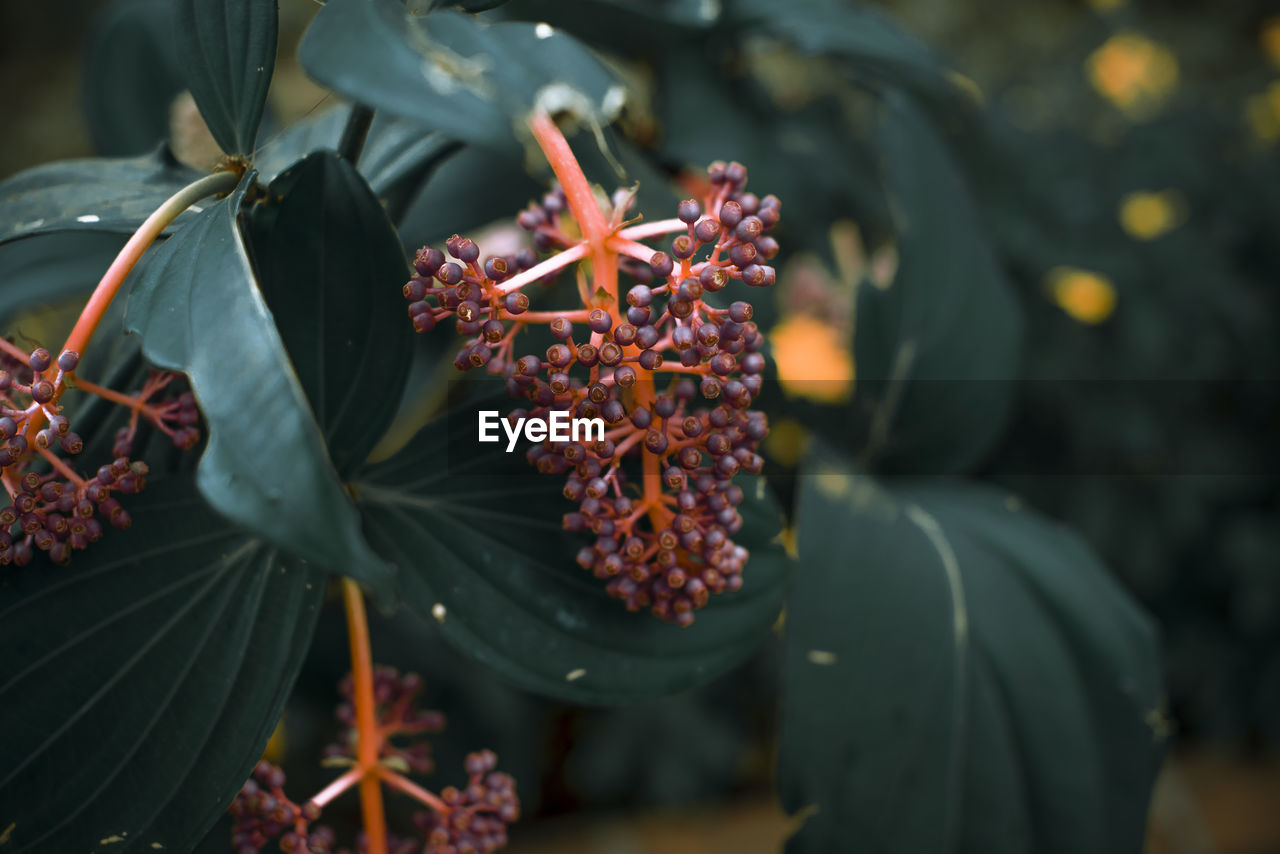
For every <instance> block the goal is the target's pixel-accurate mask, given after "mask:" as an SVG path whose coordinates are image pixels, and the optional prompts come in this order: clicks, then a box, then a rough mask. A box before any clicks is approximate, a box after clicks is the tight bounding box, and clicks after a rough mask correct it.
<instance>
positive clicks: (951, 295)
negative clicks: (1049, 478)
mask: <svg viewBox="0 0 1280 854" xmlns="http://www.w3.org/2000/svg"><path fill="white" fill-rule="evenodd" d="M882 145H883V149H882V150H883V151H884V155H883V157H884V159H885V161H886V166H885V181H886V185H887V190H888V192H889V195H890V201H891V208H892V209H893V211H894V213H895V216H896V218H897V220H898V222H897V229H898V253H899V256H900V258H901V261H900V266H899V268H898V273H897V276H896V277H895V278H894V280H893V282H892V284H891V285H890V286H889V287H888V288H887V289H885V290H884V291H880V290H877V289H876V288H875V287H873V286H872V285H871V284H870V283H867V282H864V283H863V284H862V285H861V286H860V287H859V293H858V308H857V314H856V318H857V329H856V332H855V335H854V361H855V363H856V365H857V374H858V388H857V390H856V392H855V394H856V397H855V401H854V406H855V409H856V410H857V411H859V412H871V413H872V414H871V422H870V427H869V434H870V438H869V440H868V444H867V447H866V448H865V449H864V451H863V453H864V454H865V456H866V458H867V459H868V460H869V461H870V462H871V463H872V464H873V465H874V466H876V467H878V468H879V469H882V470H888V471H908V472H913V473H926V474H949V473H952V472H956V471H960V470H963V469H965V468H967V467H969V466H971V465H973V463H974V462H975V461H977V460H978V459H979V458H980V457H981V456H982V455H983V454H984V453H986V451H987V450H988V449H989V448H990V447H991V445H992V444H993V442H994V441H995V440H996V439H997V438H998V437H999V433H1000V430H1001V429H1002V428H1003V426H1004V423H1005V419H1006V417H1007V415H1008V412H1009V407H1010V404H1011V400H1012V396H1013V386H1014V383H1013V380H1014V379H1015V378H1016V377H1017V376H1018V370H1019V351H1020V345H1021V337H1022V317H1021V314H1020V313H1019V309H1018V306H1017V304H1016V302H1015V301H1014V297H1013V292H1012V288H1011V286H1010V284H1009V282H1008V280H1007V278H1006V277H1005V273H1004V270H1003V269H1002V268H1001V266H1000V262H999V259H998V258H997V257H996V255H995V253H994V252H993V251H992V249H991V247H990V245H989V244H988V242H987V236H986V234H985V233H984V231H983V229H982V223H981V219H980V217H979V215H978V212H977V210H976V209H975V207H974V204H973V201H972V199H971V198H970V196H969V191H968V190H967V188H966V187H965V184H964V180H963V178H962V177H961V175H960V173H959V172H958V171H957V169H956V167H955V165H954V164H953V163H952V161H951V157H950V155H949V154H948V152H947V150H946V147H945V145H944V144H943V142H942V141H941V139H939V137H938V135H937V133H936V131H934V129H933V127H932V126H931V125H930V124H929V122H928V120H926V119H925V118H924V117H923V116H922V115H921V113H920V112H919V111H918V110H917V109H916V108H914V107H912V106H911V105H910V104H909V103H908V102H907V101H906V100H905V99H893V100H892V101H891V103H890V104H889V106H888V108H887V109H886V110H885V113H884V126H883V130H882ZM842 429H843V428H842ZM845 435H847V432H845Z"/></svg>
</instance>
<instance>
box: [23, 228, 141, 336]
mask: <svg viewBox="0 0 1280 854" xmlns="http://www.w3.org/2000/svg"><path fill="white" fill-rule="evenodd" d="M124 242H125V237H124V236H123V235H118V234H108V233H101V232H100V233H91V232H85V231H71V232H67V231H63V232H55V233H53V234H38V235H36V236H34V237H27V238H24V239H22V240H12V241H10V242H8V243H0V325H4V326H8V325H9V323H10V322H11V321H12V320H13V319H14V318H15V317H16V316H18V315H19V314H20V313H21V312H23V311H25V310H26V309H28V308H32V307H34V306H52V305H57V304H59V303H60V302H62V301H63V300H65V299H66V298H68V297H71V296H75V295H81V294H88V293H89V292H90V291H92V290H93V286H94V285H96V284H97V283H98V280H99V279H101V278H102V274H103V273H105V272H106V271H107V267H109V266H110V265H111V261H112V260H113V259H114V258H115V257H116V254H117V253H119V251H120V249H121V247H123V246H124Z"/></svg>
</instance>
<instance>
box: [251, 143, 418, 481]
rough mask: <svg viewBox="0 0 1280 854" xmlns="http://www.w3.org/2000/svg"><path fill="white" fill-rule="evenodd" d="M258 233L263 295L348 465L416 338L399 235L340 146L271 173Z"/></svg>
mask: <svg viewBox="0 0 1280 854" xmlns="http://www.w3.org/2000/svg"><path fill="white" fill-rule="evenodd" d="M267 195H268V200H267V201H265V202H263V203H262V204H261V205H259V206H257V207H256V208H254V210H253V215H252V218H251V227H250V234H251V235H252V245H253V254H254V259H255V261H256V265H257V269H258V275H259V281H260V284H261V288H262V295H263V297H264V298H265V299H266V302H267V305H268V307H270V308H271V309H273V310H274V314H275V316H276V319H277V323H278V326H279V330H280V336H281V339H282V341H283V343H284V346H285V350H286V351H287V352H288V353H289V356H290V359H291V361H292V363H293V367H294V370H295V371H296V372H297V374H298V379H299V381H300V382H301V383H302V388H303V390H304V391H306V393H307V399H308V400H309V401H310V403H311V410H312V412H314V413H315V417H316V421H317V422H318V423H319V425H320V430H321V432H322V434H323V436H324V441H325V444H326V445H327V446H328V448H329V456H330V458H331V459H332V460H333V464H334V467H335V468H336V469H337V470H338V472H339V474H344V475H345V474H348V473H350V472H351V471H352V470H353V469H354V468H355V467H357V466H359V465H360V464H361V463H363V462H364V460H365V458H366V457H367V456H368V454H369V451H370V449H372V448H373V446H374V445H375V444H376V443H377V441H378V439H379V438H380V437H381V436H382V434H383V432H385V431H386V428H387V425H388V423H389V422H390V420H391V417H392V416H393V415H394V414H395V411H396V406H397V404H398V403H399V401H400V391H401V389H402V388H403V387H404V382H405V377H406V376H407V375H408V371H409V363H410V357H411V353H412V350H413V329H412V327H411V326H410V325H409V319H408V316H407V314H406V312H405V301H404V296H403V294H402V293H401V288H402V287H403V286H404V283H405V281H406V280H407V279H408V278H409V268H408V265H407V264H406V263H405V259H404V253H403V251H402V250H401V248H400V238H399V237H397V236H396V232H395V229H394V228H393V227H392V225H391V223H390V222H389V221H388V220H387V215H386V213H385V212H384V211H383V210H382V207H381V206H380V205H379V204H378V200H377V199H376V198H375V197H374V196H373V194H372V192H371V191H370V189H369V187H368V185H367V184H365V182H364V179H363V178H361V177H360V175H359V174H357V173H356V171H355V169H354V168H352V166H351V164H349V163H348V162H347V161H345V160H343V159H342V158H340V157H338V156H337V155H336V154H333V153H332V152H327V151H322V152H319V153H317V154H313V155H311V156H310V157H307V158H305V159H304V160H302V161H301V162H299V163H297V164H295V165H294V166H293V167H291V168H290V169H288V170H286V171H285V172H283V173H281V174H280V176H279V177H278V178H276V180H274V181H272V182H271V186H270V188H269V190H268V193H267Z"/></svg>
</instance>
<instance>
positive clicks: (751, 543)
mask: <svg viewBox="0 0 1280 854" xmlns="http://www.w3.org/2000/svg"><path fill="white" fill-rule="evenodd" d="M463 411H464V412H465V413H466V414H465V415H459V414H457V413H455V414H454V416H453V417H451V418H447V419H442V420H440V421H437V422H434V423H433V424H430V425H428V426H427V427H426V428H425V429H424V430H423V431H422V432H421V433H419V434H418V436H416V437H415V438H414V439H413V440H412V441H411V442H410V443H409V445H408V446H407V447H406V448H405V449H404V450H403V451H401V452H400V453H399V454H397V455H396V456H394V457H392V458H391V459H389V460H387V461H385V462H383V463H379V464H378V465H376V466H373V467H372V468H371V469H370V470H369V471H368V472H366V473H365V474H363V475H361V476H360V477H359V478H358V479H357V481H356V485H355V488H356V491H357V493H358V495H359V501H360V504H361V507H362V509H363V510H364V517H365V531H366V534H367V536H368V537H369V541H370V543H371V544H372V545H373V547H374V548H375V549H376V550H377V551H378V552H379V553H380V554H382V555H383V556H384V557H385V558H386V559H387V560H388V561H389V562H391V563H392V564H394V565H395V566H396V568H397V571H398V573H399V577H400V579H401V587H402V593H403V596H404V599H405V601H406V602H407V603H408V604H409V606H410V607H412V608H414V609H415V610H417V611H419V612H420V613H422V614H424V615H427V614H430V615H432V616H434V617H435V618H436V619H437V620H438V621H439V624H440V628H441V629H442V630H443V632H444V633H445V636H446V637H447V638H449V640H450V641H452V642H453V643H454V644H455V645H456V646H457V647H458V649H459V650H460V651H462V652H463V653H464V654H467V655H469V656H472V657H473V658H475V659H477V660H479V661H480V662H482V663H484V664H487V665H489V666H491V667H493V668H494V669H496V670H498V671H499V672H501V673H503V674H504V675H505V676H507V677H508V678H510V679H512V680H514V681H515V682H517V683H519V684H521V685H524V686H525V687H528V688H530V689H532V690H535V691H539V692H541V693H544V694H550V695H552V696H557V697H563V698H566V699H569V700H574V701H579V702H588V703H620V702H626V701H628V700H632V699H636V698H640V697H651V696H657V695H662V694H670V693H673V692H676V691H680V690H682V689H685V688H688V687H690V686H692V685H694V684H697V683H699V682H703V681H706V680H708V679H710V678H711V677H713V676H715V675H717V674H719V673H722V672H724V671H725V670H727V669H728V668H729V667H731V666H732V665H733V664H735V663H737V662H739V661H741V660H742V659H743V658H744V657H745V656H746V655H747V654H748V653H750V652H751V651H752V650H753V649H754V648H755V647H756V646H757V645H758V644H759V643H760V641H762V640H763V639H764V637H765V636H766V635H767V634H768V630H769V627H770V626H772V625H773V623H774V621H775V620H776V619H777V616H778V612H779V609H780V607H781V603H782V596H783V591H784V588H785V586H786V579H787V575H788V570H789V559H788V557H787V556H786V554H785V552H784V551H783V549H782V547H781V546H780V545H778V543H777V542H775V538H776V535H777V534H778V532H779V530H780V522H781V516H780V513H779V510H778V507H777V504H776V503H775V502H774V501H773V499H772V497H771V496H770V495H769V493H768V491H767V489H766V487H765V484H764V481H763V480H760V479H754V480H753V479H750V478H743V479H742V486H743V490H744V492H746V493H747V496H748V498H747V500H746V501H744V502H743V516H744V525H743V532H742V535H741V537H740V538H739V542H740V543H741V544H742V545H744V546H746V547H747V548H748V549H750V551H751V558H750V561H749V563H748V564H747V567H746V569H745V570H744V577H745V580H746V583H745V584H744V585H743V589H742V590H741V591H739V592H737V593H727V594H723V595H720V596H713V597H712V601H711V602H710V604H708V605H707V606H706V607H705V608H703V609H702V610H700V611H699V612H698V616H697V620H696V621H695V622H694V624H693V625H692V626H691V627H689V628H687V629H681V628H678V627H676V626H672V625H669V624H667V623H663V622H661V621H660V620H658V619H657V618H655V617H653V616H651V615H649V614H647V613H643V614H630V613H627V611H626V610H625V609H624V608H623V607H622V603H620V602H619V601H617V600H615V599H611V598H609V597H608V596H607V595H606V594H605V592H604V589H603V583H602V582H599V581H598V580H596V579H595V578H593V577H591V576H590V574H588V573H586V572H584V571H583V570H582V569H581V568H580V567H579V566H578V565H577V564H576V563H574V561H573V555H574V553H575V552H576V550H577V548H578V547H580V546H581V543H580V542H578V541H577V540H575V539H574V538H573V537H571V536H570V535H568V534H566V533H564V532H563V531H562V530H561V529H560V519H561V517H562V516H563V514H564V513H566V512H568V510H569V509H570V508H571V505H569V504H568V502H566V501H565V500H564V497H563V496H562V495H561V489H562V487H563V482H562V480H561V479H559V478H555V477H546V476H543V475H539V474H537V473H536V472H534V471H533V469H532V467H530V466H529V465H528V463H527V462H526V461H525V459H524V457H523V455H522V454H520V453H513V454H504V453H502V451H501V449H500V448H499V447H498V446H496V445H479V444H477V443H476V439H475V436H476V416H475V410H472V409H464V410H463ZM441 609H442V610H441Z"/></svg>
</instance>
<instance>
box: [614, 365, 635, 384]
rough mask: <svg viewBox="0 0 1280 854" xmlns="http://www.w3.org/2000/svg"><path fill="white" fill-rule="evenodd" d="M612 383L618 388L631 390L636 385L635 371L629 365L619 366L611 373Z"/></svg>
mask: <svg viewBox="0 0 1280 854" xmlns="http://www.w3.org/2000/svg"><path fill="white" fill-rule="evenodd" d="M613 381H614V383H616V384H617V385H618V387H619V388H631V387H632V386H633V385H635V384H636V369H635V368H633V367H631V366H630V365H620V366H618V368H617V369H616V370H615V371H614V372H613Z"/></svg>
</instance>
